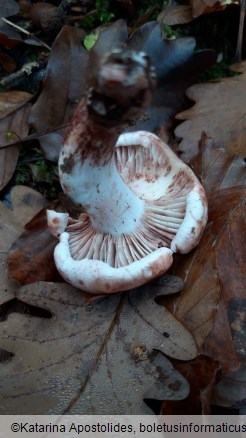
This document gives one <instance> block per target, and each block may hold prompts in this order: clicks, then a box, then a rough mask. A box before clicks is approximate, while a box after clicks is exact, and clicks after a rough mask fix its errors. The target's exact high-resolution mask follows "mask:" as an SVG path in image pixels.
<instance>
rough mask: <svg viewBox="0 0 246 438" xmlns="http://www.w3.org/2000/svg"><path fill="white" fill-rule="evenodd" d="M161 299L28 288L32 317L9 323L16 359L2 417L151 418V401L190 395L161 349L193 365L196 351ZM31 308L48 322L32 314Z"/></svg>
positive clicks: (25, 295)
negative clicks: (88, 299)
mask: <svg viewBox="0 0 246 438" xmlns="http://www.w3.org/2000/svg"><path fill="white" fill-rule="evenodd" d="M169 281H170V282H172V277H171V276H170V277H169ZM175 281H176V280H175ZM166 286H167V290H170V289H168V284H166ZM171 291H173V288H172V287H171ZM157 294H158V293H156V292H155V291H154V290H153V288H149V287H148V286H145V287H142V288H139V289H138V291H137V290H135V291H132V292H129V293H127V294H123V295H121V294H117V295H114V296H111V297H110V299H109V298H108V297H107V298H102V299H99V300H97V301H94V302H92V303H88V302H86V296H85V295H84V294H83V293H81V291H77V290H76V289H74V288H73V287H71V286H69V285H66V284H64V283H58V284H56V285H55V284H53V283H43V282H40V283H34V284H32V285H29V286H24V287H23V288H21V289H20V290H19V292H18V294H17V297H18V299H19V300H21V301H24V302H25V303H26V306H27V309H26V314H19V313H12V314H10V315H9V317H8V319H7V320H6V321H3V322H2V323H1V331H2V341H1V347H2V348H3V349H4V350H5V351H8V352H10V353H12V354H14V356H12V358H11V359H10V360H9V361H8V362H5V365H4V368H3V370H2V373H1V387H2V391H1V398H2V400H1V413H2V414H6V413H8V414H10V413H15V414H17V413H18V414H24V413H28V414H30V413H33V414H34V413H35V414H37V413H39V414H47V413H53V414H54V413H58V414H60V413H62V412H66V413H69V414H76V413H80V414H81V413H83V414H107V413H108V412H110V413H111V414H126V413H128V414H147V413H150V412H151V410H150V409H149V408H148V407H147V405H145V404H144V402H143V399H144V398H148V399H149V398H152V399H159V400H161V399H164V398H165V399H176V398H181V397H185V396H186V395H187V393H188V387H187V383H186V381H185V379H184V378H183V377H182V376H181V375H180V374H179V373H178V372H177V371H175V369H174V368H173V367H172V366H171V364H170V362H169V361H168V360H167V359H166V358H165V357H164V355H163V354H162V353H161V352H164V353H166V354H168V355H170V356H172V357H178V358H179V359H183V360H189V359H192V358H194V357H195V356H196V346H195V344H194V341H193V339H192V337H191V335H190V334H189V332H188V331H187V330H185V329H184V327H183V325H182V324H181V323H179V322H178V321H177V320H176V319H175V318H174V317H173V316H172V315H171V314H170V313H169V312H168V311H167V310H166V309H165V308H163V307H161V306H160V305H158V304H156V302H155V298H156V296H157ZM162 294H165V287H164V288H163V290H162ZM30 305H31V306H35V307H39V308H40V309H42V310H40V312H39V313H40V315H43V316H44V315H45V316H46V317H45V318H44V317H38V314H39V313H38V311H37V310H36V317H33V316H30V315H28V312H29V310H28V306H30ZM33 309H34V307H32V308H31V309H30V312H31V313H33ZM105 315H106V316H107V317H105ZM166 333H168V336H167V335H166ZM10 381H11V384H10ZM13 396H14V398H13Z"/></svg>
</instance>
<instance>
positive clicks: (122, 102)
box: [47, 50, 207, 294]
mask: <svg viewBox="0 0 246 438" xmlns="http://www.w3.org/2000/svg"><path fill="white" fill-rule="evenodd" d="M154 86H155V74H154V70H153V67H151V64H150V60H149V58H148V57H147V56H146V55H145V54H144V53H143V52H133V51H129V50H122V51H114V52H112V53H111V54H110V55H108V57H107V58H106V59H105V60H104V62H103V63H102V65H101V68H100V69H99V71H98V74H97V77H96V78H95V80H94V82H93V83H92V87H91V88H90V89H89V91H88V95H87V96H84V97H83V98H82V99H81V101H80V103H79V105H78V107H77V110H76V111H75V114H74V116H73V118H72V120H71V123H70V125H69V127H68V129H67V132H66V134H65V138H64V143H63V146H62V149H61V152H60V158H59V175H60V181H61V185H62V188H63V191H64V192H65V193H66V194H67V195H68V196H69V198H70V199H71V200H72V201H73V203H74V204H75V205H76V207H77V208H78V210H79V214H78V217H77V218H72V217H70V216H69V215H68V213H58V212H55V211H50V210H48V212H47V217H48V226H49V228H50V231H51V232H52V233H53V234H54V235H55V236H56V237H58V238H59V240H60V242H59V243H58V245H57V246H56V248H55V252H54V258H55V263H56V266H57V269H58V271H59V272H60V274H61V275H62V277H63V278H64V279H65V280H66V281H67V282H69V283H71V284H72V285H74V286H75V287H77V288H79V289H82V290H84V291H87V292H89V293H94V294H104V293H114V292H119V291H124V290H129V289H131V288H135V287H137V286H140V285H142V284H144V283H146V282H149V281H151V280H153V279H154V278H156V277H158V276H160V275H162V274H163V273H164V272H166V271H167V270H168V269H169V267H170V266H171V264H172V260H173V253H177V252H179V253H182V254H185V253H187V252H189V251H190V250H192V249H193V248H194V247H195V246H196V245H197V244H198V242H199V240H200V237H201V234H202V232H203V230H204V227H205V225H206V222H207V200H206V196H205V192H204V189H203V187H202V186H201V184H200V182H199V181H198V179H197V178H196V176H195V175H194V174H193V172H192V171H191V169H190V168H189V167H188V166H187V165H186V164H184V163H183V162H182V161H181V160H180V159H179V158H178V157H177V156H176V155H175V154H174V152H172V150H171V149H170V148H169V147H168V146H167V145H166V144H165V143H163V141H162V140H160V139H159V138H158V137H157V136H156V135H154V134H152V133H149V132H145V131H138V132H130V133H123V134H122V131H123V130H124V129H125V127H126V124H127V123H128V122H129V121H131V120H133V119H134V118H136V117H138V116H140V115H141V114H142V113H143V112H144V110H145V109H146V108H147V107H148V105H149V104H150V101H151V97H152V93H153V90H154Z"/></svg>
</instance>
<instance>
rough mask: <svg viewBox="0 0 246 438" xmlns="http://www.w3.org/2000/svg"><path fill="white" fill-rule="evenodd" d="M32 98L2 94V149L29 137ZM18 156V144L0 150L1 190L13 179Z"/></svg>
mask: <svg viewBox="0 0 246 438" xmlns="http://www.w3.org/2000/svg"><path fill="white" fill-rule="evenodd" d="M31 98H32V95H31V94H29V93H25V92H21V91H9V92H6V93H0V148H1V146H6V145H7V144H9V145H11V144H12V143H16V141H18V140H19V139H20V138H23V137H25V136H26V135H27V133H28V131H29V124H28V117H29V112H30V108H31V104H30V99H31ZM8 134H9V137H8ZM18 156H19V146H18V144H15V145H13V146H11V147H8V148H4V149H0V190H1V189H2V188H3V187H5V186H6V184H7V183H8V182H9V180H10V179H11V177H12V175H13V173H14V171H15V168H16V164H17V160H18Z"/></svg>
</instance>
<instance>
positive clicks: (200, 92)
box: [175, 62, 246, 161]
mask: <svg viewBox="0 0 246 438" xmlns="http://www.w3.org/2000/svg"><path fill="white" fill-rule="evenodd" d="M238 69H239V67H238ZM240 71H241V72H242V73H241V74H239V75H238V76H235V77H231V78H223V79H220V80H219V81H216V82H210V83H207V84H198V85H194V86H192V87H191V88H189V89H188V90H187V96H188V97H189V98H190V99H191V100H194V101H195V102H196V103H195V105H194V106H193V107H192V108H190V109H189V110H186V111H183V112H182V113H180V114H178V115H177V116H176V118H177V119H179V120H185V122H183V123H181V125H179V126H178V127H177V128H176V130H175V134H176V135H177V137H181V138H182V139H183V140H182V142H181V144H180V147H179V149H180V151H182V158H183V159H184V160H185V161H189V160H190V159H191V158H192V157H194V156H196V155H197V153H198V142H199V140H200V138H201V134H202V132H205V134H206V135H207V137H211V138H212V139H213V140H214V144H215V147H216V148H220V147H223V148H225V149H226V151H227V152H228V153H229V155H235V154H237V155H240V156H241V157H242V158H245V156H246V152H245V143H246V114H245V99H246V62H242V63H241V65H240Z"/></svg>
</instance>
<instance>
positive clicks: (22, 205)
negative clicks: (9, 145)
mask: <svg viewBox="0 0 246 438" xmlns="http://www.w3.org/2000/svg"><path fill="white" fill-rule="evenodd" d="M10 199H11V207H12V208H10V207H7V206H6V205H5V204H4V203H3V202H0V222H1V226H0V241H1V251H0V278H1V284H0V304H3V303H5V302H7V301H9V300H10V299H12V298H13V297H14V291H15V290H16V288H17V287H18V283H17V282H16V281H13V280H9V279H8V278H7V254H8V251H9V249H10V247H11V245H12V244H13V242H14V241H15V240H16V239H17V238H18V236H19V234H20V233H21V230H22V228H23V226H24V224H25V223H26V222H27V221H28V220H30V218H31V217H32V216H33V214H35V213H36V212H37V211H38V210H40V208H42V207H43V205H44V202H45V201H44V199H43V197H42V195H41V194H40V193H38V192H36V191H35V190H33V189H31V188H29V187H24V186H15V187H14V188H13V189H12V191H11V194H10Z"/></svg>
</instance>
